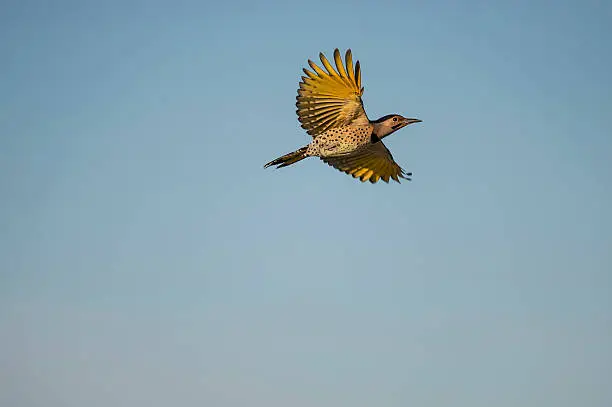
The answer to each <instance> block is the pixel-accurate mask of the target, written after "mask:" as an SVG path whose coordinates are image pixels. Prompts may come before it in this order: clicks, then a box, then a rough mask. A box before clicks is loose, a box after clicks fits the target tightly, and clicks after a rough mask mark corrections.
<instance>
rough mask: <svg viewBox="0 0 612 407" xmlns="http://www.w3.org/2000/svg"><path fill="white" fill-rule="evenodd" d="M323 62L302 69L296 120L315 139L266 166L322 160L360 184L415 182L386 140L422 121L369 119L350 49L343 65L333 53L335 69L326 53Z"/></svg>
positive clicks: (398, 117)
mask: <svg viewBox="0 0 612 407" xmlns="http://www.w3.org/2000/svg"><path fill="white" fill-rule="evenodd" d="M319 59H320V60H321V63H322V65H323V67H324V68H325V70H323V69H322V68H321V67H319V66H318V65H317V64H315V63H314V62H313V61H311V60H310V59H309V60H308V65H309V66H310V68H311V70H309V69H306V68H303V71H304V74H305V75H306V76H302V78H301V81H300V83H299V88H298V95H297V97H296V99H297V102H296V107H297V110H296V113H297V116H298V120H299V122H300V123H301V127H302V128H303V129H305V130H306V133H308V134H309V135H311V136H312V137H313V139H312V141H311V142H310V143H309V144H308V145H306V146H304V147H301V148H299V149H297V150H296V151H293V152H290V153H288V154H285V155H283V156H281V157H278V158H276V159H275V160H272V161H270V162H269V163H267V164H265V165H264V168H268V167H271V166H276V168H282V167H286V166H289V165H292V164H295V163H297V162H298V161H301V160H303V159H305V158H308V157H319V158H320V159H321V160H322V161H323V162H325V163H326V164H328V165H330V166H331V167H334V168H336V169H338V170H340V171H342V172H344V173H346V174H348V175H351V176H353V178H356V179H359V180H360V181H361V182H366V181H369V182H371V183H372V184H375V183H376V182H378V181H379V180H380V179H382V180H383V181H384V182H386V183H389V180H390V179H393V180H394V181H396V182H398V183H399V182H400V178H402V179H406V180H408V181H410V180H412V178H411V177H412V173H411V172H406V171H404V169H403V168H402V167H400V166H399V165H398V164H397V163H396V162H395V160H394V159H393V156H392V155H391V152H390V151H389V149H388V148H387V147H386V146H385V145H384V144H383V142H382V139H383V138H385V137H387V136H389V135H390V134H393V133H394V132H396V131H398V130H399V129H401V128H403V127H406V126H408V125H410V124H414V123H420V122H421V121H422V120H419V119H414V118H406V117H403V116H401V115H399V114H388V115H385V116H383V117H381V118H379V119H377V120H370V119H369V118H368V115H367V114H366V111H365V108H364V105H363V100H362V95H363V91H364V88H363V87H362V84H361V67H360V64H359V61H357V62H356V63H355V65H354V66H353V56H352V52H351V50H350V49H347V51H346V53H345V57H344V59H345V64H343V63H342V58H341V55H340V51H339V50H338V48H336V49H335V50H334V62H335V64H336V69H334V67H333V66H332V64H331V63H330V62H329V60H328V59H327V58H326V57H325V55H324V54H323V53H322V52H320V53H319Z"/></svg>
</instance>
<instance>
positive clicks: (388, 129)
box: [371, 114, 422, 138]
mask: <svg viewBox="0 0 612 407" xmlns="http://www.w3.org/2000/svg"><path fill="white" fill-rule="evenodd" d="M421 121H422V120H419V119H408V118H406V117H402V116H400V115H399V114H388V115H386V116H383V117H381V118H380V119H378V120H374V121H372V122H371V123H372V124H373V125H374V133H375V134H376V135H377V136H378V137H379V138H383V137H386V136H388V135H389V134H391V133H393V132H395V131H397V130H399V129H401V128H402V127H406V126H408V125H409V124H412V123H419V122H421Z"/></svg>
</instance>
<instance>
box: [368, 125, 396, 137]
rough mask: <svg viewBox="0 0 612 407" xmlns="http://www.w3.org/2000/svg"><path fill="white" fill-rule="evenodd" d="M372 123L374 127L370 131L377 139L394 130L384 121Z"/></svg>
mask: <svg viewBox="0 0 612 407" xmlns="http://www.w3.org/2000/svg"><path fill="white" fill-rule="evenodd" d="M372 125H373V126H374V129H373V130H372V133H373V134H375V135H376V137H378V138H379V139H382V138H383V137H387V136H388V135H389V134H391V133H393V132H394V130H393V129H392V128H391V127H390V126H387V125H386V123H384V122H383V123H372Z"/></svg>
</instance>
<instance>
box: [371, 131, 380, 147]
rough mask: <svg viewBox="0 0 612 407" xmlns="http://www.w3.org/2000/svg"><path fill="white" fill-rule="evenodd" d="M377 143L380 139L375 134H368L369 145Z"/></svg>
mask: <svg viewBox="0 0 612 407" xmlns="http://www.w3.org/2000/svg"><path fill="white" fill-rule="evenodd" d="M379 141H380V137H378V136H377V135H376V133H374V132H372V134H370V143H372V144H374V143H378V142H379Z"/></svg>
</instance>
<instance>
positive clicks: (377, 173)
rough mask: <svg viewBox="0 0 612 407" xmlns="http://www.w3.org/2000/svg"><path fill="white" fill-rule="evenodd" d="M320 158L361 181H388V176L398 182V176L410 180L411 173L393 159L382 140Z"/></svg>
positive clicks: (373, 182)
mask: <svg viewBox="0 0 612 407" xmlns="http://www.w3.org/2000/svg"><path fill="white" fill-rule="evenodd" d="M321 160H323V161H324V162H326V163H327V164H329V165H331V166H332V167H334V168H336V169H338V170H340V171H343V172H345V173H347V174H349V175H352V176H353V178H359V179H360V180H361V181H362V182H365V181H370V182H371V183H372V184H375V183H376V182H378V180H379V179H381V178H382V180H383V181H385V182H389V178H392V179H394V180H395V181H397V182H400V181H399V179H400V178H404V179H407V180H409V181H410V176H411V175H412V173H406V172H404V170H403V169H402V168H401V167H400V166H399V165H398V164H397V163H396V162H395V161H394V160H393V156H392V155H391V152H390V151H389V150H388V149H387V147H385V145H384V144H383V142H382V141H378V142H376V143H374V144H369V145H368V146H366V147H362V148H360V149H358V150H356V151H353V152H351V153H348V154H342V155H337V156H333V157H321Z"/></svg>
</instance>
